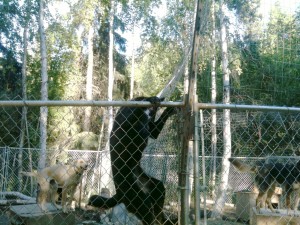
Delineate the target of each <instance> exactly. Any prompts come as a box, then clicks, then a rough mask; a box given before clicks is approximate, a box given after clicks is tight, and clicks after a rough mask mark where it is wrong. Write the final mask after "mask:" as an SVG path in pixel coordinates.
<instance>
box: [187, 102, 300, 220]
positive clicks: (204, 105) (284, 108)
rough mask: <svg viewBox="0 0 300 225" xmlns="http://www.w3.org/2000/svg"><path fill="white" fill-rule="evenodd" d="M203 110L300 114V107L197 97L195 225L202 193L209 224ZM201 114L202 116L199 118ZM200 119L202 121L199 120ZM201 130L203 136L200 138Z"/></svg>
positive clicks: (194, 146)
mask: <svg viewBox="0 0 300 225" xmlns="http://www.w3.org/2000/svg"><path fill="white" fill-rule="evenodd" d="M203 109H220V110H222V109H231V110H240V111H245V110H256V111H277V112H285V113H300V107H287V106H266V105H239V104H211V103H198V102H197V96H196V97H195V102H194V110H195V111H194V121H195V124H194V132H195V133H194V145H193V148H194V149H193V153H194V155H193V157H194V161H193V162H194V174H193V175H194V190H195V199H194V203H195V225H199V224H200V216H199V212H200V192H201V191H202V192H204V202H203V205H204V209H203V210H204V217H203V225H206V224H207V215H206V209H205V207H206V193H205V192H206V187H207V185H206V180H205V177H206V174H205V173H206V171H205V164H204V163H205V159H204V158H205V152H204V146H203V130H202V129H203V116H202V110H203ZM199 112H200V116H199ZM199 118H200V120H199ZM199 128H200V132H201V135H200V137H199V134H198V132H199ZM200 141H202V144H201V146H202V151H201V158H202V173H203V174H202V176H203V178H204V179H203V183H202V186H201V185H200V183H199V156H200V154H199V153H200V151H199V142H200ZM201 187H202V188H201Z"/></svg>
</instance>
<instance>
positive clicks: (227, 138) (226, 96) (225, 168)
mask: <svg viewBox="0 0 300 225" xmlns="http://www.w3.org/2000/svg"><path fill="white" fill-rule="evenodd" d="M224 9H225V5H224V4H223V1H221V7H220V10H221V13H220V15H221V20H220V23H221V50H222V71H223V74H224V75H223V90H224V91H223V103H224V104H229V103H230V82H229V69H228V50H227V34H226V26H225V20H224V12H225V10H224ZM223 140H224V147H223V151H224V152H223V158H222V171H221V177H220V185H219V190H218V193H217V199H216V202H215V205H214V210H213V215H212V216H213V217H214V218H218V217H220V216H221V213H222V210H223V208H224V205H225V200H226V191H227V187H228V177H229V167H230V163H229V161H228V159H229V158H230V157H231V126H230V110H229V109H224V111H223Z"/></svg>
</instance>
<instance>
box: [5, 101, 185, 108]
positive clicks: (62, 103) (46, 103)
mask: <svg viewBox="0 0 300 225" xmlns="http://www.w3.org/2000/svg"><path fill="white" fill-rule="evenodd" d="M151 105H152V104H151V103H150V102H148V101H85V100H78V101H58V100H57V101H53V100H49V101H32V100H27V101H0V106H98V107H101V106H103V107H107V106H134V107H148V106H151ZM159 105H160V106H162V107H166V106H174V107H183V106H184V103H183V102H161V103H160V104H159Z"/></svg>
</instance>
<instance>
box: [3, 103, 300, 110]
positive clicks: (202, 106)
mask: <svg viewBox="0 0 300 225" xmlns="http://www.w3.org/2000/svg"><path fill="white" fill-rule="evenodd" d="M184 105H185V104H184V102H161V103H160V106H161V107H167V106H173V107H183V106H184ZM1 106H2V107H4V106H97V107H107V106H129V107H130V106H134V107H148V106H151V103H150V102H148V101H85V100H78V101H71V100H70V101H60V100H49V101H39V100H27V101H22V100H17V101H0V107H1ZM195 108H198V109H233V110H234V109H236V110H260V111H284V112H300V107H287V106H266V105H238V104H211V103H196V104H195Z"/></svg>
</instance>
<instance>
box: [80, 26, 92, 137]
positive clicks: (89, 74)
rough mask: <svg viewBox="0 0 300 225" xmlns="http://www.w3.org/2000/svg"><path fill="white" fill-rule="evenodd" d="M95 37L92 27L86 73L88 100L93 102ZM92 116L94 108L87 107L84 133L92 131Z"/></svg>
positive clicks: (89, 35)
mask: <svg viewBox="0 0 300 225" xmlns="http://www.w3.org/2000/svg"><path fill="white" fill-rule="evenodd" d="M93 36H94V30H93V26H92V25H91V27H90V29H89V33H88V66H87V73H86V100H93V67H94V53H93ZM91 114H92V107H91V106H88V107H86V108H85V115H84V124H83V126H84V128H83V129H84V131H89V130H90V124H91Z"/></svg>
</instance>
